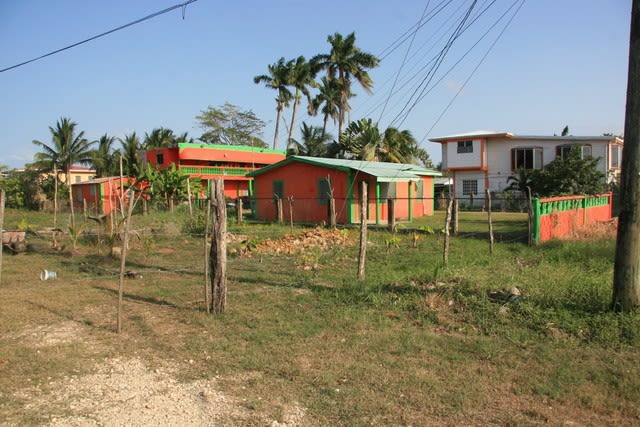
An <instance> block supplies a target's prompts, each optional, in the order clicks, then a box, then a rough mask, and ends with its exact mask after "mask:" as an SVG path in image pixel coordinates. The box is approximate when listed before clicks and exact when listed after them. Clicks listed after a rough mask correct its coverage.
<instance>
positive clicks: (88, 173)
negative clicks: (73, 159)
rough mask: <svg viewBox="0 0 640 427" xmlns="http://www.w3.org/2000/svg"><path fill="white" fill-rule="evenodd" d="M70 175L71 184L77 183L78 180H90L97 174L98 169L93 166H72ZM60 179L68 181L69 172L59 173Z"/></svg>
mask: <svg viewBox="0 0 640 427" xmlns="http://www.w3.org/2000/svg"><path fill="white" fill-rule="evenodd" d="M69 176H70V178H71V184H76V183H78V182H84V181H89V180H90V179H93V178H94V177H95V176H96V171H95V170H94V169H91V168H86V167H83V166H75V165H74V166H71V169H70V170H69ZM59 177H60V181H61V182H63V183H65V184H66V183H67V174H65V173H60V174H59Z"/></svg>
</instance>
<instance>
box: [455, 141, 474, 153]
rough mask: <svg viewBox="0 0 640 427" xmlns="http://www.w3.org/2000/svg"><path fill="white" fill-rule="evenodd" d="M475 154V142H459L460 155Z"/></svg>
mask: <svg viewBox="0 0 640 427" xmlns="http://www.w3.org/2000/svg"><path fill="white" fill-rule="evenodd" d="M460 153H473V141H458V154H460Z"/></svg>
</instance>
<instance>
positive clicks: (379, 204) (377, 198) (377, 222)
mask: <svg viewBox="0 0 640 427" xmlns="http://www.w3.org/2000/svg"><path fill="white" fill-rule="evenodd" d="M380 192H381V191H380V183H379V182H376V225H380V214H381V213H382V210H381V208H382V204H381V203H380Z"/></svg>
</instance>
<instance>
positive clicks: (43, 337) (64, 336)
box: [7, 320, 84, 348]
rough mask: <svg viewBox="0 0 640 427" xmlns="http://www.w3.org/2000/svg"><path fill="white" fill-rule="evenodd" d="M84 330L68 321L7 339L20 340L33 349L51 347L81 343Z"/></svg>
mask: <svg viewBox="0 0 640 427" xmlns="http://www.w3.org/2000/svg"><path fill="white" fill-rule="evenodd" d="M83 334H84V330H83V328H82V325H80V324H79V323H78V322H74V321H72V320H68V321H65V322H61V323H56V324H53V325H41V326H38V327H35V328H31V329H27V330H23V331H20V332H18V333H15V334H9V335H7V338H13V339H19V340H21V341H22V342H23V343H25V344H27V345H30V346H32V347H36V348H40V347H49V346H54V345H58V344H68V343H71V342H76V341H80V340H81V339H82V337H83Z"/></svg>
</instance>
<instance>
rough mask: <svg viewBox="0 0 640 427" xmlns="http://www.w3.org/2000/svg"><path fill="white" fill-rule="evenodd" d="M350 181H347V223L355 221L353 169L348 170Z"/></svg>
mask: <svg viewBox="0 0 640 427" xmlns="http://www.w3.org/2000/svg"><path fill="white" fill-rule="evenodd" d="M347 173H348V175H349V176H348V182H347V223H351V224H353V223H355V221H354V220H353V185H354V182H353V181H354V179H355V176H354V173H353V171H352V170H349V171H348V172H347Z"/></svg>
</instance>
